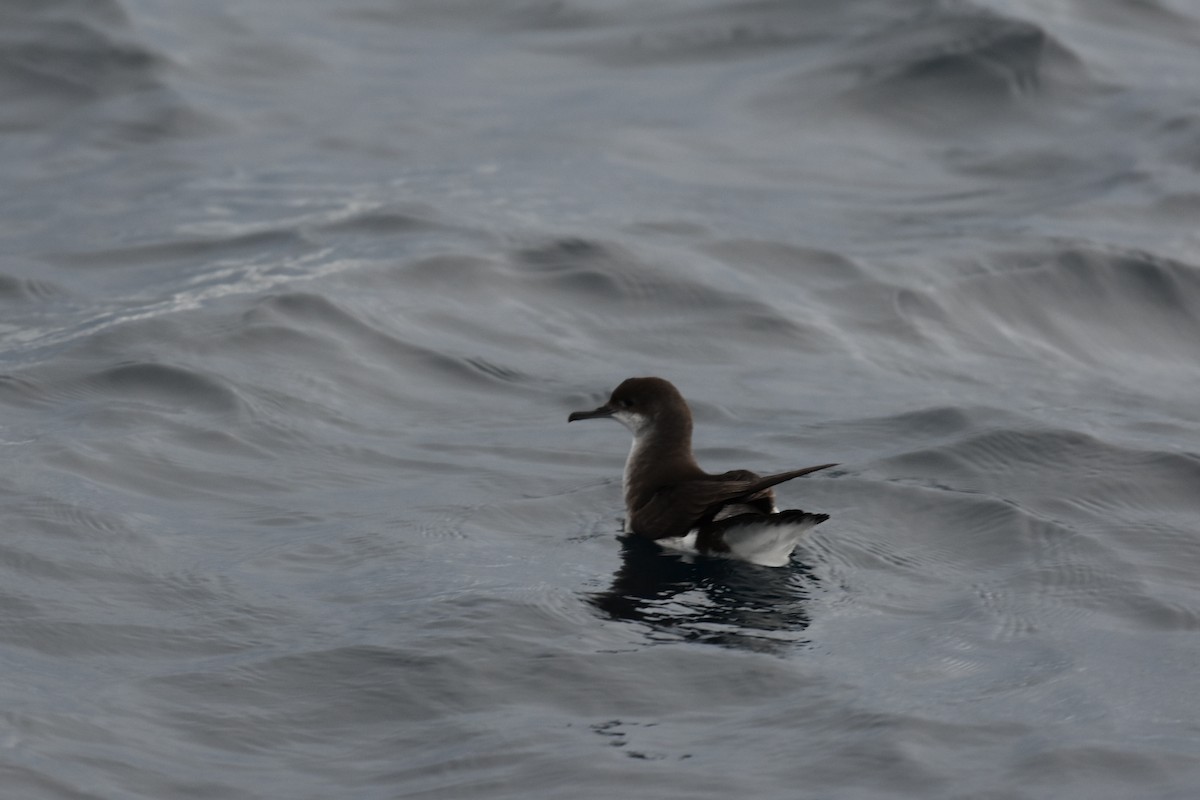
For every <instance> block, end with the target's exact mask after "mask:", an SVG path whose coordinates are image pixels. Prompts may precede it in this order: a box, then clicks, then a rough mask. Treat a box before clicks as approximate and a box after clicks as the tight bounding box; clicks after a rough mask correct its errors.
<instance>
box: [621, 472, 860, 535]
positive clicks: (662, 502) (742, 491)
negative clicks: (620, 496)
mask: <svg viewBox="0 0 1200 800" xmlns="http://www.w3.org/2000/svg"><path fill="white" fill-rule="evenodd" d="M835 466H837V465H836V464H820V465H818V466H815V467H806V468H804V469H795V470H791V471H789V472H778V473H776V474H774V475H765V476H763V477H761V478H760V477H758V476H753V477H741V476H749V475H753V473H747V472H736V473H726V474H725V475H714V476H713V477H711V478H707V479H702V480H694V481H686V482H684V483H677V484H674V485H672V486H664V487H663V488H661V489H659V490H658V491H657V492H655V493H654V494H653V495H652V496H651V497H650V499H649V500H647V501H646V502H645V503H644V504H643V505H642V506H640V507H639V508H637V509H635V510H634V511H633V513H632V514H631V515H630V520H629V523H630V528H631V529H632V530H633V532H634V533H636V534H638V535H640V536H647V537H649V538H651V539H667V538H670V537H673V536H686V535H687V533H688V531H690V530H692V529H693V528H695V527H696V525H698V524H699V523H700V522H701V521H702V520H704V519H706V518H708V517H711V516H712V515H714V514H716V512H717V511H718V510H719V509H720V508H721V506H724V505H727V504H728V503H733V502H736V501H737V500H741V499H744V498H747V497H749V496H750V495H754V494H757V493H758V492H761V491H763V490H764V489H769V488H771V487H772V486H774V485H776V484H779V483H783V482H784V481H790V480H791V479H792V478H799V477H800V476H801V475H807V474H809V473H810V472H816V471H817V470H822V469H828V468H829V467H835ZM735 475H736V476H738V477H731V476H735Z"/></svg>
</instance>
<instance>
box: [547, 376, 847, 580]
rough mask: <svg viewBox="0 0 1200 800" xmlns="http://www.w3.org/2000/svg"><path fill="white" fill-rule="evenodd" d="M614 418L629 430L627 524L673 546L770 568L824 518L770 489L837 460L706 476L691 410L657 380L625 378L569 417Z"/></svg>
mask: <svg viewBox="0 0 1200 800" xmlns="http://www.w3.org/2000/svg"><path fill="white" fill-rule="evenodd" d="M603 417H612V418H613V419H615V420H617V421H618V422H620V423H621V424H623V425H624V426H625V427H626V428H628V429H629V430H630V431H631V432H632V433H633V446H632V447H631V448H630V450H629V458H628V459H627V460H626V461H625V476H624V482H623V483H624V489H625V511H626V519H625V527H626V530H627V531H629V532H631V533H633V534H636V535H638V536H644V537H646V538H649V539H653V540H654V541H656V542H657V543H658V544H660V545H663V546H665V547H669V548H672V549H676V550H684V551H696V552H699V553H703V554H705V555H716V556H725V557H729V558H738V559H742V560H745V561H750V562H752V563H755V564H761V565H763V566H768V567H782V566H784V565H785V564H787V563H788V560H789V558H790V557H791V554H792V551H793V550H795V548H796V543H797V542H798V541H799V539H800V537H801V536H803V535H804V534H805V533H807V532H808V531H809V530H811V529H812V528H813V527H814V526H816V525H819V524H820V523H822V522H824V521H825V520H827V519H829V515H828V514H812V513H809V512H807V511H801V510H800V509H795V508H793V509H786V510H784V511H780V510H779V509H778V508H777V507H776V506H775V492H774V490H772V488H771V487H772V486H775V485H776V484H779V483H783V482H784V481H790V480H791V479H792V478H798V477H800V476H801V475H807V474H809V473H810V472H816V471H817V470H822V469H827V468H829V467H835V466H837V465H836V464H819V465H817V466H815V467H806V468H804V469H797V470H791V471H789V472H779V473H776V474H774V475H758V474H756V473H753V472H751V471H749V470H744V469H737V470H731V471H729V472H723V473H721V474H720V475H711V474H709V473H707V472H705V471H704V470H702V469H701V468H700V465H699V464H697V463H696V458H695V456H693V455H692V411H691V409H690V408H688V404H687V402H686V401H685V400H684V399H683V395H681V394H680V393H679V390H678V389H676V388H675V386H674V385H673V384H671V382H670V381H667V380H664V379H662V378H629V379H628V380H626V381H624V382H622V383H621V385H620V386H618V387H617V388H616V389H614V390H613V393H612V395H611V396H610V397H609V398H608V402H606V403H605V404H604V405H602V406H600V407H599V408H596V409H594V410H592V411H576V412H574V413H572V414H571V415H570V416H569V417H567V422H574V421H575V420H578V419H597V418H603Z"/></svg>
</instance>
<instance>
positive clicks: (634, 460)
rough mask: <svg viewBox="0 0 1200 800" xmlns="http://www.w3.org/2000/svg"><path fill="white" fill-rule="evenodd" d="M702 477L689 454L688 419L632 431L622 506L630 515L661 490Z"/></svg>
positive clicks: (690, 436)
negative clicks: (623, 503)
mask: <svg viewBox="0 0 1200 800" xmlns="http://www.w3.org/2000/svg"><path fill="white" fill-rule="evenodd" d="M704 474H705V473H704V471H703V470H702V469H700V466H699V465H698V464H697V463H696V459H695V457H694V456H693V455H692V422H691V420H690V419H684V420H678V421H666V422H665V423H664V422H662V421H659V422H656V423H655V424H648V425H645V426H643V427H641V428H640V429H638V430H635V431H634V432H633V445H632V446H631V447H630V448H629V457H628V458H627V459H626V460H625V475H624V480H623V481H622V485H623V486H624V490H625V507H626V509H628V510H629V511H630V512H632V511H633V510H634V509H636V508H639V507H641V506H642V505H644V504H645V503H646V501H647V500H649V499H650V497H651V496H653V494H654V493H655V492H656V491H658V490H659V489H661V488H662V487H664V486H669V485H671V484H673V483H678V482H680V481H683V480H694V479H696V478H699V477H703V475H704Z"/></svg>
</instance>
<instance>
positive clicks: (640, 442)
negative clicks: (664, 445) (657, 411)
mask: <svg viewBox="0 0 1200 800" xmlns="http://www.w3.org/2000/svg"><path fill="white" fill-rule="evenodd" d="M613 419H615V420H616V421H617V422H619V423H621V424H622V425H624V426H625V427H626V428H628V429H629V432H630V433H632V434H633V444H632V445H631V446H630V448H629V457H628V458H626V459H625V474H624V475H623V476H622V478H621V492H622V494H623V495H624V497H625V499H626V502H628V499H629V481H630V480H631V479H632V477H633V475H632V473H633V465H634V463H636V462H637V460H638V458H640V457H641V452H642V447H644V446H645V444H646V439H647V437H646V435H645V434H646V432H647V430H649V428H650V420H649V418H647V417H646V416H644V415H642V414H632V413H630V412H628V411H618V412H617V413H615V414H613Z"/></svg>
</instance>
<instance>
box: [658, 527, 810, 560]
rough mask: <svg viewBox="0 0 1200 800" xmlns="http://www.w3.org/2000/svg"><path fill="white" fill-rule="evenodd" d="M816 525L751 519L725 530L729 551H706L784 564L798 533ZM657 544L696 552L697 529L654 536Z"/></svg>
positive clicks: (723, 555)
mask: <svg viewBox="0 0 1200 800" xmlns="http://www.w3.org/2000/svg"><path fill="white" fill-rule="evenodd" d="M814 527H816V524H815V523H812V522H799V523H794V524H790V525H764V524H763V523H762V522H756V521H751V522H747V523H746V524H745V525H736V526H734V527H732V528H729V529H728V530H726V531H725V534H724V539H725V544H727V545H729V552H728V553H708V554H707V555H712V556H720V557H722V558H732V559H737V560H738V561H749V562H750V563H751V564H758V565H759V566H763V567H786V566H787V565H788V563H789V562H790V561H791V557H792V551H793V550H795V549H796V545H797V544H798V543H799V542H800V537H802V536H804V534H806V533H808V532H809V531H810V530H812V529H813V528H814ZM656 541H657V543H658V544H660V545H662V546H663V547H665V548H667V549H669V550H678V551H680V552H682V553H695V552H697V550H696V532H695V531H692V532H691V533H689V534H688V535H687V536H676V537H674V538H671V539H657V540H656Z"/></svg>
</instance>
